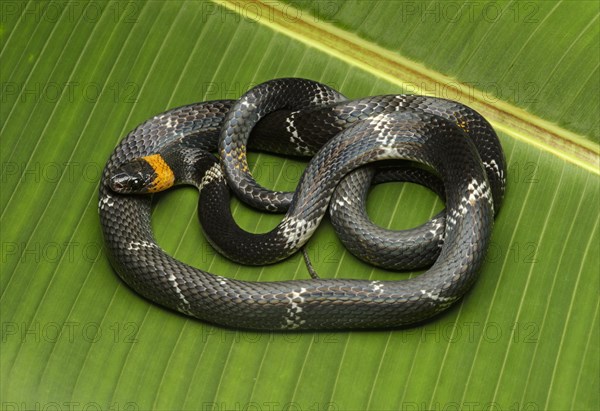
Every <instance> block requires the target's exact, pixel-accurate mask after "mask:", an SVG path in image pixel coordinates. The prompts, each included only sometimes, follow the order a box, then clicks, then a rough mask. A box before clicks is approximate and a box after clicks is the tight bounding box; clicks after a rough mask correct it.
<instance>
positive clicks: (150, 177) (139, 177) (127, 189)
mask: <svg viewBox="0 0 600 411" xmlns="http://www.w3.org/2000/svg"><path fill="white" fill-rule="evenodd" d="M174 182H175V175H174V174H173V171H172V170H171V168H170V167H169V166H168V165H167V163H166V162H165V161H164V159H163V158H162V156H161V155H160V154H154V155H151V156H146V157H141V158H136V159H134V160H132V161H129V162H127V163H125V164H122V165H121V166H120V167H118V168H117V169H116V170H115V171H114V172H113V173H112V175H111V176H110V180H109V184H110V188H111V189H112V190H113V191H115V192H117V193H121V194H148V193H155V192H158V191H163V190H166V189H167V188H170V187H171V186H173V184H174Z"/></svg>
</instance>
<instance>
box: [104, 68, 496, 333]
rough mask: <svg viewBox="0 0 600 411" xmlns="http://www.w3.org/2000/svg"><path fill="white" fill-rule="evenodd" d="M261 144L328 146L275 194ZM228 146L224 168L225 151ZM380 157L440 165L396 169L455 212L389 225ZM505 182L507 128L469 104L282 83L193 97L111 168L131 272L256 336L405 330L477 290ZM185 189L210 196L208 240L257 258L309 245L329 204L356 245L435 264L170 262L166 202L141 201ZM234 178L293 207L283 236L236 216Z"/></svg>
mask: <svg viewBox="0 0 600 411" xmlns="http://www.w3.org/2000/svg"><path fill="white" fill-rule="evenodd" d="M251 135H252V137H251V138H250V136H251ZM248 144H250V147H253V148H256V149H259V150H268V151H271V152H276V153H282V154H292V155H304V156H312V155H315V153H317V152H318V153H317V154H316V155H315V156H314V157H313V159H312V160H311V162H310V163H309V165H308V166H307V169H306V171H305V173H304V174H303V176H302V178H301V181H300V183H299V185H298V189H297V191H296V192H295V193H283V192H272V191H271V190H268V189H265V188H262V187H260V186H259V185H258V184H257V183H256V182H255V181H254V179H253V178H252V176H251V175H250V172H249V169H248V165H247V162H246V147H247V145H248ZM217 150H218V151H219V154H220V158H221V161H220V162H219V160H217V159H216V157H215V156H214V155H213V154H211V152H215V151H217ZM380 160H410V161H411V162H417V163H422V164H424V165H426V166H428V167H430V168H431V169H433V170H434V173H435V174H432V173H431V172H430V171H427V170H425V169H422V168H415V167H412V166H410V167H408V166H406V164H404V165H402V166H400V167H397V166H394V168H392V169H391V170H392V171H393V173H396V172H399V173H400V175H402V177H401V179H403V180H406V181H417V182H420V183H422V184H425V185H427V186H429V187H431V188H432V189H434V190H435V191H438V192H440V193H441V194H443V195H444V197H445V201H446V212H445V213H441V214H440V215H438V216H436V217H435V218H434V219H432V220H431V221H430V222H428V223H426V224H424V225H423V226H421V227H418V228H416V229H414V230H412V231H411V232H410V233H408V234H407V233H403V232H392V231H389V230H384V229H381V228H377V227H375V226H373V224H372V223H371V222H370V221H369V220H368V217H367V216H366V214H365V212H364V202H365V198H366V195H367V191H368V187H369V186H370V185H371V183H372V182H373V181H374V180H373V178H374V176H375V175H376V172H375V171H374V169H373V168H372V167H368V166H366V167H361V166H364V165H366V164H369V163H373V162H376V161H380ZM165 170H166V172H164V171H165ZM505 173H506V168H505V160H504V154H503V152H502V148H501V146H500V143H499V141H498V138H497V136H496V134H495V132H494V131H493V129H492V127H491V126H490V125H489V123H488V122H487V121H486V120H485V119H484V118H483V117H482V116H481V115H479V114H478V113H477V112H475V111H474V110H472V109H470V108H469V107H466V106H464V105H462V104H459V103H456V102H453V101H449V100H444V99H437V98H432V97H426V96H411V95H387V96H377V97H369V98H364V99H359V100H347V99H346V98H345V97H344V96H342V95H341V94H339V93H338V92H337V91H335V90H333V89H331V88H329V87H327V86H325V85H323V84H320V83H317V82H314V81H310V80H304V79H292V78H288V79H276V80H271V81H268V82H266V83H263V84H261V85H259V86H257V87H255V88H253V89H251V90H250V91H248V92H247V93H246V94H245V95H244V96H242V97H241V98H240V99H239V100H235V101H231V100H221V101H209V102H204V103H198V104H192V105H188V106H184V107H180V108H176V109H173V110H170V111H167V112H165V113H163V114H160V115H157V116H155V117H153V118H152V119H150V120H148V121H146V122H144V123H142V124H141V125H139V126H138V127H137V128H136V129H134V130H133V131H132V132H130V133H129V134H128V135H127V136H126V137H125V138H124V139H123V140H122V141H121V142H120V143H119V145H118V146H117V147H116V148H115V150H114V151H113V153H112V155H111V157H110V159H109V160H108V162H107V164H106V167H105V169H104V172H103V175H102V180H101V183H100V199H99V200H100V201H99V213H100V221H101V225H102V230H103V234H104V239H105V243H106V246H107V251H108V254H109V256H110V258H111V262H112V264H113V266H114V268H115V269H116V271H117V272H118V273H119V275H120V276H121V278H122V279H123V280H124V281H125V282H126V283H127V284H128V285H129V286H130V287H132V288H133V289H134V290H136V291H137V292H138V293H140V294H142V295H143V296H145V297H146V298H148V299H150V300H152V301H154V302H157V303H159V304H162V305H164V306H166V307H169V308H171V309H174V310H177V311H180V312H182V313H185V314H188V315H191V316H194V317H197V318H200V319H202V320H206V321H210V322H213V323H218V324H222V325H226V326H232V327H240V328H250V329H339V328H378V327H395V326H400V325H406V324H410V323H414V322H417V321H421V320H424V319H427V318H429V317H431V316H433V315H435V314H437V313H439V312H441V311H442V310H444V309H445V308H447V307H448V306H450V305H451V304H452V303H454V302H455V301H457V300H458V299H459V298H460V297H461V296H463V295H464V294H465V292H466V291H467V290H468V289H469V288H470V286H471V285H472V284H473V282H474V281H475V279H476V277H477V273H478V271H479V268H480V266H481V264H482V262H483V258H484V255H485V251H486V249H487V245H488V243H489V238H490V235H491V228H492V223H493V218H494V210H495V211H496V212H497V211H498V209H499V207H500V205H501V203H502V199H503V196H504V187H505ZM381 175H383V177H377V176H375V179H378V178H379V180H381V181H386V177H385V171H384V172H382V173H381ZM436 175H437V176H436ZM439 179H441V180H442V182H443V186H442V185H441V183H440V181H439ZM174 183H192V184H195V185H197V186H198V187H199V188H201V195H200V203H199V217H200V220H201V222H202V226H203V229H204V231H205V233H206V234H207V236H208V238H209V239H210V241H211V243H212V244H213V245H214V246H215V247H216V248H217V249H219V250H220V251H221V252H223V253H224V254H226V255H228V256H230V257H231V258H233V259H234V260H236V261H240V262H242V263H245V264H265V263H271V262H274V261H278V260H280V259H282V258H285V257H287V256H289V255H290V254H291V253H293V252H295V251H296V250H298V249H299V248H300V247H302V246H303V245H304V244H305V243H306V241H307V240H308V239H309V237H310V236H311V234H312V233H313V232H314V230H315V229H316V228H317V226H318V224H319V222H320V221H321V219H322V217H323V216H324V214H325V212H326V210H327V209H328V207H329V209H330V211H331V214H332V219H333V221H334V224H335V225H336V230H337V231H338V232H339V233H340V234H341V238H342V240H343V241H344V242H345V243H346V244H347V245H348V247H349V248H350V250H351V251H352V252H353V253H356V254H357V255H360V256H361V258H363V259H365V260H367V261H370V262H372V263H374V264H376V265H380V266H385V267H393V268H403V267H417V266H420V265H422V264H433V265H432V266H431V268H429V270H427V271H426V272H425V273H424V274H422V275H419V276H418V277H415V278H412V279H409V280H400V281H366V280H350V279H311V280H293V281H276V282H247V281H238V280H235V279H230V278H226V277H223V276H220V275H214V274H211V273H208V272H205V271H202V270H200V269H197V268H194V267H191V266H188V265H186V264H184V263H182V262H180V261H177V260H175V259H174V258H172V257H171V256H169V255H168V254H167V253H165V252H164V251H163V250H162V249H161V248H160V247H159V246H158V245H157V244H156V242H155V240H154V237H153V234H152V230H151V224H150V214H151V198H150V196H143V195H132V194H128V192H130V191H132V190H133V191H138V192H143V191H157V190H161V189H164V188H167V187H169V186H171V185H172V184H174ZM227 183H229V187H230V188H231V189H233V191H234V192H235V193H236V194H237V195H238V196H239V197H240V198H242V199H243V200H244V201H246V202H248V203H249V204H252V205H253V206H255V207H258V208H262V209H264V210H270V211H286V210H287V214H286V215H285V217H284V218H283V220H282V222H281V223H280V224H279V225H278V226H277V227H276V228H275V229H274V230H273V231H271V232H270V233H265V234H251V233H246V232H245V231H243V230H241V229H240V228H239V227H238V226H237V225H236V224H235V221H234V220H233V218H232V217H231V214H230V211H229V188H228V185H227ZM117 191H118V192H119V193H117ZM332 197H333V198H332ZM399 250H400V251H399Z"/></svg>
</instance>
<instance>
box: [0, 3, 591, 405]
mask: <svg viewBox="0 0 600 411" xmlns="http://www.w3.org/2000/svg"><path fill="white" fill-rule="evenodd" d="M413 6H414V10H413V9H412V8H410V7H413ZM1 7H2V8H1V11H2V17H1V20H0V39H1V46H0V47H1V49H0V58H1V59H2V65H1V66H0V77H1V82H2V94H1V95H0V98H1V105H0V118H1V119H2V121H1V124H0V130H1V131H0V132H1V144H2V145H1V153H0V157H1V162H2V174H1V184H2V191H1V194H2V195H1V198H0V204H1V208H0V224H1V227H2V232H1V236H2V240H1V249H2V254H1V256H2V271H1V276H0V309H1V311H0V315H1V327H2V328H1V339H2V346H1V357H0V368H1V374H0V382H1V388H0V397H1V398H2V399H1V402H2V409H3V410H4V409H6V410H24V409H41V410H44V409H47V410H50V409H69V408H70V409H74V410H78V409H89V410H91V409H103V410H105V409H112V410H134V409H140V410H141V409H162V410H181V409H204V410H225V409H227V410H231V409H234V410H268V409H272V410H274V409H287V410H359V409H374V410H395V409H404V410H423V409H436V410H450V409H458V408H471V409H474V410H479V409H503V410H504V409H511V410H542V409H551V410H562V409H565V410H566V409H578V410H583V409H589V410H595V409H598V408H600V395H599V392H600V390H599V389H598V388H599V380H598V375H599V371H600V370H599V363H600V355H599V348H598V347H600V341H599V333H598V330H599V321H600V320H599V318H598V311H599V310H598V301H599V300H598V290H599V278H600V277H599V276H598V266H599V264H600V261H599V255H600V250H599V236H598V231H599V228H598V222H599V215H598V212H597V210H598V202H599V200H600V199H599V197H600V190H599V177H598V175H599V174H600V171H599V169H598V152H599V150H598V145H597V143H598V139H599V136H600V132H599V129H598V116H597V113H598V111H599V110H598V109H599V97H598V95H599V93H598V90H599V89H600V86H599V76H598V67H599V65H598V62H599V61H598V54H597V52H596V51H595V50H596V45H597V44H598V40H599V38H600V34H599V25H598V15H599V6H598V4H597V3H596V2H585V1H575V2H562V3H558V4H554V3H552V2H533V1H531V2H509V1H506V2H498V1H495V2H477V1H475V2H465V3H455V2H436V1H429V2H422V3H421V2H396V1H393V2H334V1H328V2H323V1H320V2H292V3H291V4H287V5H285V4H280V3H276V2H264V3H261V2H248V3H247V2H236V1H227V2H219V4H217V3H210V2H202V1H186V2H182V1H169V2H166V1H158V2H141V1H140V2H136V1H128V2H114V1H113V2H107V1H92V2H89V3H86V2H70V1H53V2H38V1H29V2H21V1H5V2H3V3H2V5H1ZM495 11H499V12H500V15H499V17H497V18H496V17H494V15H495V14H493V13H494V12H495ZM283 76H299V77H307V78H313V79H315V80H319V81H322V82H325V83H328V84H330V85H332V86H334V87H335V88H337V89H339V90H340V91H342V92H343V93H344V94H345V95H347V96H349V97H362V96H367V95H376V94H390V93H400V92H403V91H408V92H425V93H427V94H436V95H442V96H445V97H450V98H457V99H460V100H462V101H465V102H466V103H467V104H469V105H472V106H473V107H474V108H476V109H477V110H480V111H481V112H482V113H483V114H484V115H485V116H486V117H488V118H489V119H490V120H491V121H492V124H493V125H494V127H495V128H496V129H497V130H498V131H499V135H500V138H501V141H502V144H503V146H504V148H505V152H506V156H507V160H508V165H509V175H508V191H507V197H506V202H505V205H504V208H503V209H502V210H501V212H500V215H499V216H498V218H497V220H496V224H495V228H494V234H493V239H492V245H491V247H490V250H489V253H488V256H487V261H486V264H485V265H484V267H483V269H482V271H481V277H480V280H479V281H478V282H477V284H475V286H474V287H473V289H472V291H471V292H469V293H468V295H467V296H466V297H465V298H464V299H463V300H462V301H461V302H460V304H458V305H457V306H456V307H454V308H452V309H450V310H449V311H448V312H446V313H444V314H443V315H441V316H439V317H437V318H435V319H433V320H432V321H429V322H427V323H425V324H423V325H420V326H418V327H412V328H407V329H401V330H386V331H375V332H335V333H333V332H321V333H309V332H307V333H301V334H286V333H256V332H248V331H235V330H226V329H222V328H219V327H216V326H213V325H210V324H206V323H203V322H200V321H196V320H193V319H188V318H186V317H183V316H181V315H178V314H176V313H173V312H170V311H167V310H165V309H163V308H161V307H159V306H156V305H153V304H151V303H149V302H148V301H146V300H144V299H142V298H140V297H139V296H138V295H136V294H135V293H133V292H132V291H131V290H130V289H129V288H128V287H126V286H125V285H124V284H123V283H122V282H121V281H120V280H119V278H118V277H117V275H116V274H115V273H114V271H113V270H112V268H111V266H110V263H109V261H108V259H107V256H106V254H105V253H104V250H103V244H102V238H101V237H102V236H101V232H100V226H99V221H98V215H97V188H98V181H99V177H100V171H101V169H102V167H103V166H104V163H105V161H106V159H107V158H108V156H109V155H110V153H111V151H112V149H113V148H114V146H115V145H116V144H117V142H118V141H119V140H120V139H121V138H122V137H123V136H124V135H125V134H126V133H127V132H128V131H129V130H130V129H132V128H133V127H135V126H136V125H137V124H139V123H141V122H143V121H144V120H146V119H148V118H150V117H151V116H152V115H154V114H156V113H158V112H161V111H164V110H166V109H168V108H171V107H175V106H178V105H182V104H186V103H191V102H195V101H203V100H211V99H221V98H236V97H238V96H239V95H240V94H242V93H243V92H244V91H245V90H246V89H248V88H249V87H251V86H252V85H254V84H256V83H259V82H262V81H265V80H268V79H271V78H276V77H283ZM469 84H471V85H469ZM444 93H448V95H444ZM250 161H251V164H252V167H253V170H254V172H255V173H256V174H257V176H258V180H259V181H260V182H262V183H263V184H265V185H267V186H270V187H276V188H280V189H293V188H294V186H295V183H296V182H297V181H298V178H299V175H300V173H301V171H302V169H303V167H304V165H305V164H304V163H302V162H299V161H296V160H291V159H284V158H280V157H275V156H270V155H266V154H252V155H251V157H250ZM196 201H197V193H196V192H195V191H194V190H192V189H187V188H185V189H178V190H175V191H174V192H172V193H168V194H165V195H163V196H161V199H160V201H159V202H158V204H157V207H156V209H155V215H154V216H153V223H154V228H155V233H156V236H157V239H158V241H159V243H160V244H161V245H162V246H163V247H164V248H165V249H166V250H167V251H168V252H169V253H171V254H173V255H174V256H175V257H176V258H178V259H180V260H182V261H185V262H187V263H189V264H192V265H194V266H197V267H200V268H203V269H207V270H209V271H211V272H214V273H218V274H222V275H226V276H228V277H233V278H239V279H244V280H274V279H291V278H308V274H307V273H306V269H305V267H304V264H303V262H302V259H301V258H300V257H299V256H294V257H292V258H291V259H289V260H288V261H285V262H283V263H281V264H277V265H274V266H269V267H241V266H238V265H236V264H233V263H231V262H228V261H226V260H225V259H223V258H222V257H221V256H219V255H218V254H216V253H215V252H214V251H213V250H212V249H211V248H210V246H209V245H208V244H207V242H206V241H205V240H204V239H203V237H202V235H201V232H200V229H199V227H198V222H197V217H196ZM232 207H233V210H234V215H235V217H236V219H237V221H238V222H239V223H240V225H242V226H243V227H244V228H246V229H249V230H251V231H255V232H259V231H266V230H268V229H269V228H272V227H274V226H275V225H276V224H277V222H278V221H279V219H280V218H281V217H280V216H274V215H263V214H259V213H256V212H255V211H253V210H250V209H247V208H246V207H245V206H243V205H242V204H240V203H239V202H234V203H233V205H232ZM441 207H442V204H441V202H440V201H439V200H438V199H437V198H436V197H435V196H434V195H432V194H431V193H430V192H428V191H426V190H424V189H421V188H420V187H415V186H412V185H408V184H396V183H393V184H386V185H383V186H380V187H376V188H375V189H374V190H373V192H372V194H371V196H370V197H369V203H368V212H369V214H370V215H371V216H372V217H373V219H374V220H375V221H376V222H378V223H379V224H382V225H384V226H388V227H393V228H407V227H411V226H414V225H416V224H418V223H420V222H423V221H425V220H426V219H427V218H429V217H430V216H432V215H433V214H434V213H435V212H436V211H437V210H439V209H440V208H441ZM308 251H309V255H310V256H311V258H312V260H313V262H314V263H315V265H316V269H317V271H318V272H319V274H320V275H321V276H323V277H351V278H362V279H367V278H372V279H383V280H385V279H396V278H407V277H408V276H411V275H416V274H417V273H394V272H388V271H383V270H378V269H374V268H372V267H370V266H367V265H364V264H362V263H361V262H359V261H358V260H356V259H355V258H354V257H353V256H351V255H350V254H348V253H347V252H345V251H344V249H343V247H342V245H341V244H340V242H339V241H338V240H337V238H336V237H335V235H334V233H333V230H332V229H331V227H330V225H329V224H328V223H327V222H325V223H324V224H323V226H322V227H320V228H319V230H318V232H317V235H316V236H315V238H314V239H311V241H310V243H309V246H308Z"/></svg>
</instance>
